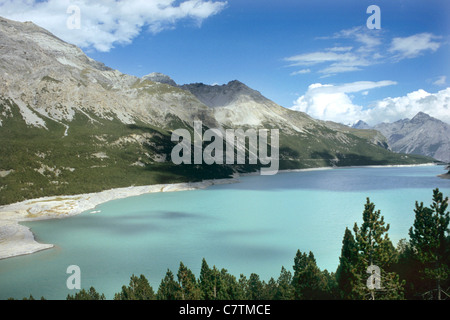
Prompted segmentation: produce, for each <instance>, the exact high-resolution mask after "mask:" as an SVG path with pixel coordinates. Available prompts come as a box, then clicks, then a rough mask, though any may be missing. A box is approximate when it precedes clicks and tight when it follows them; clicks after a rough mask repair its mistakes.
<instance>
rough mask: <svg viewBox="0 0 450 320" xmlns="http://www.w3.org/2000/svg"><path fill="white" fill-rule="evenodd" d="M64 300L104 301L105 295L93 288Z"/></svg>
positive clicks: (68, 296) (83, 290)
mask: <svg viewBox="0 0 450 320" xmlns="http://www.w3.org/2000/svg"><path fill="white" fill-rule="evenodd" d="M33 300H34V299H33ZM66 300H106V298H105V295H104V294H103V293H102V294H100V293H98V292H97V291H96V290H95V288H94V287H90V289H89V291H86V290H85V289H82V290H81V291H80V292H77V293H75V295H73V296H71V295H67V298H66Z"/></svg>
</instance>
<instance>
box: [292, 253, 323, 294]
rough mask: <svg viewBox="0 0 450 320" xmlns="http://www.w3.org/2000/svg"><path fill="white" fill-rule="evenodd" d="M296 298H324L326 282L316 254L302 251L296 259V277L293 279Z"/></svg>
mask: <svg viewBox="0 0 450 320" xmlns="http://www.w3.org/2000/svg"><path fill="white" fill-rule="evenodd" d="M292 284H293V287H294V296H295V299H302V300H320V299H323V298H324V293H325V292H326V284H325V281H324V279H323V276H322V272H321V271H320V269H319V267H318V266H317V263H316V259H315V258H314V254H313V253H312V252H309V255H307V254H306V253H301V252H300V250H298V251H297V254H296V256H295V259H294V277H293V279H292Z"/></svg>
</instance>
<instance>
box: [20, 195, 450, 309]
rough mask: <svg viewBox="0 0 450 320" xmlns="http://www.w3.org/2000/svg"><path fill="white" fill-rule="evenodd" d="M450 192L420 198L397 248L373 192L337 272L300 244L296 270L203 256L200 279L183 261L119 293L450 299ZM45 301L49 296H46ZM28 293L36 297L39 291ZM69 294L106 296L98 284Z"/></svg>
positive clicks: (124, 296) (129, 296)
mask: <svg viewBox="0 0 450 320" xmlns="http://www.w3.org/2000/svg"><path fill="white" fill-rule="evenodd" d="M447 208H448V197H444V195H443V194H442V192H440V191H439V189H434V190H433V195H432V203H431V205H430V206H429V207H426V206H424V204H423V203H418V202H416V203H415V209H414V214H415V219H414V223H413V225H412V226H411V228H410V229H409V239H402V240H401V241H400V242H399V243H398V244H397V246H396V247H395V246H394V245H393V244H392V242H391V240H390V238H389V233H388V232H389V224H388V223H386V221H384V217H383V216H382V215H381V212H380V210H376V208H375V204H374V203H372V202H371V201H370V199H369V198H367V202H366V203H365V204H364V211H363V214H362V223H361V224H360V225H358V223H355V224H354V227H353V229H352V230H350V229H349V228H347V229H346V230H345V232H344V236H343V240H342V249H341V253H340V257H339V266H338V268H337V270H336V272H331V273H330V272H329V271H327V270H320V268H319V267H318V266H317V263H316V259H315V258H314V254H313V253H312V252H308V253H307V252H301V251H300V250H298V251H297V253H296V255H295V257H294V261H293V266H292V270H289V269H287V268H285V267H284V266H282V267H281V271H280V274H279V275H278V276H277V277H271V278H270V279H269V280H268V281H265V280H261V279H260V277H259V275H258V274H256V273H252V274H250V276H249V277H247V276H245V275H243V274H241V275H240V277H239V278H237V277H235V276H234V275H232V274H230V273H229V272H228V271H227V270H226V269H223V268H222V269H219V268H217V267H216V266H213V267H210V266H209V265H208V263H207V261H206V260H205V259H203V260H202V262H201V269H200V274H199V276H198V278H197V277H196V275H195V274H194V273H193V272H192V271H191V270H190V269H189V268H188V267H187V266H185V265H184V264H183V262H180V265H179V268H178V271H177V273H176V274H175V273H174V272H172V271H171V270H169V269H168V270H167V272H166V274H165V277H164V278H163V279H162V280H161V282H160V284H159V286H158V287H157V289H156V290H155V289H154V288H153V287H152V285H151V284H150V283H149V281H148V280H147V278H146V277H145V275H142V274H141V275H139V276H136V275H134V274H133V275H132V276H131V277H130V282H129V284H128V285H123V286H122V288H121V289H120V290H118V292H117V293H116V294H115V295H114V298H113V299H114V300H448V299H449V298H450V276H449V275H450V268H449V266H450V236H449V231H450V230H449V222H450V213H449V211H448V210H447ZM41 299H42V300H45V297H42V298H41ZM24 300H34V297H33V296H30V297H28V298H24ZM66 300H106V297H105V295H104V294H103V293H100V292H97V290H96V289H95V288H93V287H90V288H89V289H82V290H80V291H78V292H77V293H75V294H74V295H68V296H67V297H66Z"/></svg>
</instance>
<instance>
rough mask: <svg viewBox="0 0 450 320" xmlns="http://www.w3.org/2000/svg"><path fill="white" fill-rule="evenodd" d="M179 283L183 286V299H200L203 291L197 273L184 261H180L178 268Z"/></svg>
mask: <svg viewBox="0 0 450 320" xmlns="http://www.w3.org/2000/svg"><path fill="white" fill-rule="evenodd" d="M177 277H178V283H179V285H180V287H181V300H200V299H201V297H202V292H201V290H200V287H199V285H198V283H197V280H196V279H195V275H194V274H193V273H192V271H191V270H190V269H189V268H187V267H186V266H185V265H184V264H183V262H180V267H179V269H178V274H177Z"/></svg>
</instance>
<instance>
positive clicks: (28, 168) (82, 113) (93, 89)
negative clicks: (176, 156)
mask: <svg viewBox="0 0 450 320" xmlns="http://www.w3.org/2000/svg"><path fill="white" fill-rule="evenodd" d="M195 120H200V121H202V123H203V125H204V128H203V129H206V128H220V129H222V130H224V129H227V128H243V129H246V128H267V129H272V128H274V129H279V130H280V169H293V168H312V167H322V166H347V165H373V164H411V163H424V162H429V161H430V159H429V158H425V157H420V156H407V155H399V154H395V153H392V152H390V151H388V150H386V149H385V148H382V147H380V146H378V145H377V144H378V143H374V140H373V134H372V133H370V134H368V133H367V132H366V131H364V130H357V129H352V130H350V129H349V128H348V127H339V126H336V125H330V124H329V123H326V122H323V121H318V120H315V119H313V118H311V117H310V116H308V115H307V114H305V113H302V112H297V111H292V110H288V109H286V108H283V107H281V106H279V105H277V104H276V103H274V102H272V101H270V100H269V99H267V98H265V97H264V96H263V95H262V94H261V93H260V92H258V91H255V90H253V89H251V88H249V87H248V86H246V85H245V84H243V83H241V82H239V81H231V82H230V83H228V84H226V85H222V86H207V85H203V84H190V85H183V86H177V85H176V84H175V82H173V80H171V79H170V77H168V76H165V75H162V74H158V73H152V74H149V75H148V76H144V77H142V78H138V77H135V76H131V75H127V74H123V73H121V72H120V71H118V70H113V69H111V68H109V67H107V66H105V65H104V64H103V63H100V62H97V61H95V60H93V59H91V58H89V57H88V56H86V55H85V54H84V53H83V51H82V50H80V49H79V48H77V47H76V46H74V45H71V44H68V43H66V42H64V41H62V40H61V39H58V38H57V37H55V36H54V35H52V34H51V33H50V32H48V31H46V30H45V29H42V28H40V27H39V26H37V25H35V24H33V23H31V22H25V23H20V22H15V21H11V20H8V19H4V18H0V193H1V197H0V204H5V203H11V202H15V201H20V200H24V199H30V198H37V197H42V196H49V195H66V194H79V193H88V192H96V191H101V190H105V189H111V188H117V187H126V186H131V185H149V184H155V183H173V182H181V181H198V180H202V179H211V178H224V177H229V176H231V175H232V174H233V173H235V172H248V171H254V170H256V169H258V168H259V167H260V166H261V164H258V165H256V166H255V165H239V166H238V165H233V166H231V165H210V166H209V165H195V166H194V165H178V166H177V165H174V164H173V163H172V161H171V151H172V149H173V147H174V145H175V143H174V142H172V141H171V135H172V132H173V131H174V130H175V129H181V128H184V129H187V130H188V131H189V132H192V131H193V128H192V126H193V122H194V121H195Z"/></svg>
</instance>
